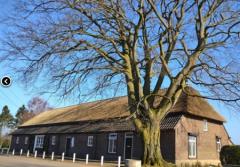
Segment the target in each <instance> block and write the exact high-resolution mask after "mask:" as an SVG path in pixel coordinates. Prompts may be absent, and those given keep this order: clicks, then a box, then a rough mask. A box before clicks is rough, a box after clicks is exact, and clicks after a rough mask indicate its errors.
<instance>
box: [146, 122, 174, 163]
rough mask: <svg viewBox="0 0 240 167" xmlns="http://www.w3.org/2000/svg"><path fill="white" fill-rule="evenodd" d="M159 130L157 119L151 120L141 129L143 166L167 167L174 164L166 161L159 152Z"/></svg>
mask: <svg viewBox="0 0 240 167" xmlns="http://www.w3.org/2000/svg"><path fill="white" fill-rule="evenodd" d="M160 136H161V130H160V122H159V121H156V120H154V121H151V122H149V124H148V125H147V126H146V127H144V129H142V137H143V144H144V155H143V166H145V167H149V166H156V167H169V166H174V165H173V164H170V163H168V162H166V161H165V160H164V159H163V157H162V154H161V148H160V146H161V144H160V142H161V140H160Z"/></svg>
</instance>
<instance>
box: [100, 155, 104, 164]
mask: <svg viewBox="0 0 240 167" xmlns="http://www.w3.org/2000/svg"><path fill="white" fill-rule="evenodd" d="M103 160H104V156H101V166H103Z"/></svg>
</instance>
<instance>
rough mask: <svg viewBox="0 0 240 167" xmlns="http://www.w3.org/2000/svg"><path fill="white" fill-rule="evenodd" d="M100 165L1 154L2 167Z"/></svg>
mask: <svg viewBox="0 0 240 167" xmlns="http://www.w3.org/2000/svg"><path fill="white" fill-rule="evenodd" d="M79 166H81V167H82V166H84V167H100V164H99V163H93V162H91V163H89V164H88V165H85V163H84V162H76V163H72V162H71V161H65V162H61V161H51V160H42V159H40V158H38V159H35V158H26V157H19V156H0V167H79ZM114 166H116V165H114V164H106V163H105V164H104V167H114Z"/></svg>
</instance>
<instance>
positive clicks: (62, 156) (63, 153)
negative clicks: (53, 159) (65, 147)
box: [62, 152, 65, 161]
mask: <svg viewBox="0 0 240 167" xmlns="http://www.w3.org/2000/svg"><path fill="white" fill-rule="evenodd" d="M64 154H65V153H64V152H63V153H62V161H64Z"/></svg>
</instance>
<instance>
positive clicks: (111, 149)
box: [108, 133, 117, 154]
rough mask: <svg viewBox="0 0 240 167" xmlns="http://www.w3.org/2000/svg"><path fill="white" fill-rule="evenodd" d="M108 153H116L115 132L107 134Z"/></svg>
mask: <svg viewBox="0 0 240 167" xmlns="http://www.w3.org/2000/svg"><path fill="white" fill-rule="evenodd" d="M108 153H112V154H115V153H117V133H110V134H109V135H108Z"/></svg>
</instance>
